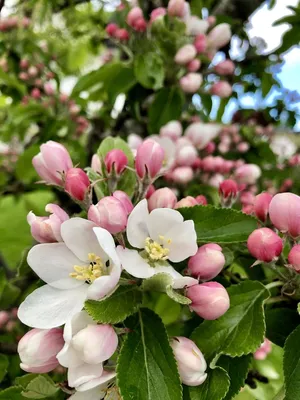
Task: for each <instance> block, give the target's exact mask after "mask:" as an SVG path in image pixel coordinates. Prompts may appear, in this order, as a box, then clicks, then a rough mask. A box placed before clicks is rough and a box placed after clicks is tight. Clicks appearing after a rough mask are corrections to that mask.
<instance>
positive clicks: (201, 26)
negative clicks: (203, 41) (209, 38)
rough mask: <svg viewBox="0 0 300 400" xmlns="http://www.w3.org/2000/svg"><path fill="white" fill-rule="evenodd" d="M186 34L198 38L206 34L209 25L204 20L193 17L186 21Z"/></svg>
mask: <svg viewBox="0 0 300 400" xmlns="http://www.w3.org/2000/svg"><path fill="white" fill-rule="evenodd" d="M185 23H186V33H187V34H188V35H192V36H197V35H200V34H202V33H206V31H207V29H208V27H209V23H208V22H207V21H205V20H204V19H200V18H198V17H196V16H191V17H189V18H187V19H186V21H185Z"/></svg>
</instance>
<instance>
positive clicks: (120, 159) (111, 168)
mask: <svg viewBox="0 0 300 400" xmlns="http://www.w3.org/2000/svg"><path fill="white" fill-rule="evenodd" d="M104 163H105V166H106V169H107V172H108V173H109V174H111V173H112V172H114V173H116V174H117V175H120V174H121V173H122V172H123V171H124V169H125V168H126V167H127V165H128V158H127V157H126V154H125V153H124V152H123V151H122V150H119V149H113V150H111V151H109V152H108V153H107V154H106V156H105V159H104Z"/></svg>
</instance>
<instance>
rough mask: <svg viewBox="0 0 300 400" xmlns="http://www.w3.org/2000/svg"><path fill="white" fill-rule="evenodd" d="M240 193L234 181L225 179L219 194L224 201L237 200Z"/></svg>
mask: <svg viewBox="0 0 300 400" xmlns="http://www.w3.org/2000/svg"><path fill="white" fill-rule="evenodd" d="M238 191H239V189H238V185H237V183H236V182H235V181H234V180H232V179H225V181H223V182H221V183H220V186H219V194H220V196H221V197H222V198H223V199H224V200H229V199H230V200H235V199H236V197H237V194H238Z"/></svg>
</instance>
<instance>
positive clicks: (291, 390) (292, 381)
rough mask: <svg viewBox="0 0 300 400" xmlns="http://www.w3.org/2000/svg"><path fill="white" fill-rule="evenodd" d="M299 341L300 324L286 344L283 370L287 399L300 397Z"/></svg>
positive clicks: (292, 399)
mask: <svg viewBox="0 0 300 400" xmlns="http://www.w3.org/2000/svg"><path fill="white" fill-rule="evenodd" d="M278 322H279V321H278ZM279 323H280V322H279ZM299 343H300V325H299V326H298V327H297V328H296V329H295V330H294V331H293V332H292V333H291V334H290V336H289V337H288V338H287V340H286V342H285V345H284V356H283V370H284V380H285V382H284V384H285V398H284V399H285V400H296V399H299V398H300V346H299Z"/></svg>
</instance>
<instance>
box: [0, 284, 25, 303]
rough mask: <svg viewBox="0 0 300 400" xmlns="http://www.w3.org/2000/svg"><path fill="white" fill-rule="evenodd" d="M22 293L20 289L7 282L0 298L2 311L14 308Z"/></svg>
mask: <svg viewBox="0 0 300 400" xmlns="http://www.w3.org/2000/svg"><path fill="white" fill-rule="evenodd" d="M20 293H21V289H20V288H18V287H17V286H15V285H13V284H12V283H10V282H7V284H6V285H5V287H4V290H3V292H2V296H0V309H3V310H5V309H8V308H10V307H11V306H13V305H14V303H15V301H16V300H17V298H18V297H19V295H20Z"/></svg>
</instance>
